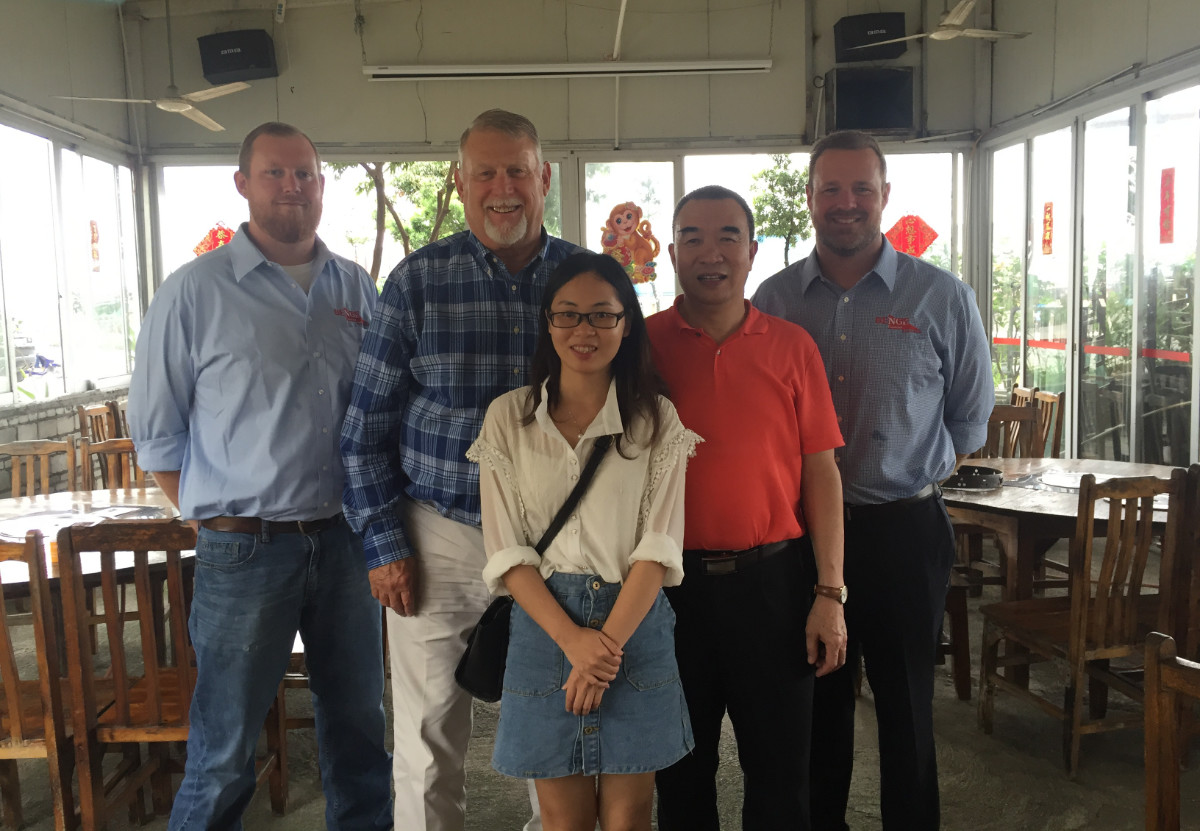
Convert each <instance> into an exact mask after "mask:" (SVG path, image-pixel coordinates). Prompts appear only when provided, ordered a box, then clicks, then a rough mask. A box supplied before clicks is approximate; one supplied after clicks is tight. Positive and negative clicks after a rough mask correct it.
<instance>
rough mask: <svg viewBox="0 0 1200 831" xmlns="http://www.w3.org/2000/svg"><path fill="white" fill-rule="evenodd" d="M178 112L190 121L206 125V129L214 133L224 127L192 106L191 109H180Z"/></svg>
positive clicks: (202, 125)
mask: <svg viewBox="0 0 1200 831" xmlns="http://www.w3.org/2000/svg"><path fill="white" fill-rule="evenodd" d="M179 114H180V115H182V116H183V117H184V118H190V119H191V120H192V121H194V122H196V123H197V124H199V125H200V126H201V127H207V128H208V129H210V130H212V131H213V132H214V133H219V132H221V131H222V130H224V129H225V128H224V127H222V126H221V125H220V124H218V123H217V122H215V121H213V120H212V119H211V118H209V117H208V116H206V115H205V114H204V113H202V112H200V111H199V110H198V109H196V108H195V107H192V108H191V109H188V110H180V112H179Z"/></svg>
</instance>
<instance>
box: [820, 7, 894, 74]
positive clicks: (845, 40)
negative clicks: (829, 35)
mask: <svg viewBox="0 0 1200 831" xmlns="http://www.w3.org/2000/svg"><path fill="white" fill-rule="evenodd" d="M902 37H904V12H873V13H872V14H855V15H851V16H849V17H843V18H842V19H841V20H839V21H838V22H837V23H834V24H833V50H834V54H835V57H836V58H837V62H838V63H851V62H853V61H882V60H887V59H889V58H898V57H900V56H901V55H903V54H904V53H905V52H906V51H908V44H907V43H905V42H900V43H889V44H887V45H885V46H875V47H871V44H872V43H878V42H879V41H881V40H892V39H893V38H902ZM863 46H866V47H870V48H867V49H862V48H859V47H863Z"/></svg>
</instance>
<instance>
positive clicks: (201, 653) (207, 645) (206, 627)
mask: <svg viewBox="0 0 1200 831" xmlns="http://www.w3.org/2000/svg"><path fill="white" fill-rule="evenodd" d="M379 608H380V607H379V604H378V603H377V602H376V601H375V599H374V598H373V597H372V596H371V591H370V586H369V583H368V580H367V569H366V561H365V560H364V558H363V552H362V543H361V542H360V540H359V539H358V537H357V536H355V535H354V533H353V532H352V531H351V530H350V528H349V526H347V525H346V523H345V521H341V522H338V523H336V524H334V525H333V526H332V527H330V528H327V529H325V530H323V531H321V532H319V533H316V534H276V535H273V536H269V537H264V536H260V535H256V534H236V533H231V532H220V531H211V530H209V529H207V528H201V529H200V536H199V539H198V540H197V543H196V585H195V594H194V597H193V601H192V611H191V618H190V620H189V622H188V628H189V630H190V632H191V635H192V645H193V646H194V647H195V650H196V662H197V669H198V675H197V679H196V690H195V693H194V695H193V697H192V707H191V730H190V732H189V735H188V745H187V749H188V754H187V764H186V767H185V770H184V777H183V783H182V784H181V785H180V787H179V793H178V794H177V795H176V797H175V804H174V807H173V809H172V811H171V821H170V824H169V826H168V827H169V828H170V829H171V831H180V830H181V829H200V828H205V829H207V828H232V829H240V828H241V827H242V821H241V816H242V811H243V810H244V809H245V807H246V804H247V803H248V802H249V801H250V797H251V796H252V795H253V793H254V750H255V746H256V744H257V742H258V736H259V733H260V732H261V730H262V726H263V722H264V721H265V719H266V716H267V711H268V710H269V709H270V707H271V702H272V701H273V700H274V698H275V691H276V689H277V688H278V686H279V682H280V680H281V679H282V678H283V673H284V671H285V669H286V668H287V663H288V659H289V657H290V655H291V652H292V644H293V642H294V640H295V636H296V632H297V631H299V632H300V634H301V636H302V637H303V639H304V649H305V662H306V663H307V666H308V671H309V675H310V676H311V687H312V697H313V709H314V711H315V715H316V725H317V747H318V750H319V758H320V767H321V783H322V787H323V789H324V791H325V800H326V805H325V823H326V826H327V827H328V828H329V829H331V831H334V830H336V831H342V829H384V828H391V827H392V801H391V796H390V786H391V767H392V765H391V757H390V755H389V754H388V753H387V751H386V750H385V749H384V744H383V741H384V713H383V657H382V656H383V653H382V641H381V629H380V611H379Z"/></svg>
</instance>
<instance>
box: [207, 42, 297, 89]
mask: <svg viewBox="0 0 1200 831" xmlns="http://www.w3.org/2000/svg"><path fill="white" fill-rule="evenodd" d="M196 40H197V41H198V42H199V44H200V67H201V69H202V70H203V72H204V78H205V80H207V81H208V82H209V83H210V84H231V83H233V82H234V81H253V80H255V79H256V78H274V77H276V76H277V75H278V74H279V70H278V69H277V68H276V66H275V43H274V42H273V41H272V40H271V36H270V35H269V34H267V32H266V30H265V29H239V30H237V31H236V32H218V33H217V34H215V35H203V36H201V37H198V38H196Z"/></svg>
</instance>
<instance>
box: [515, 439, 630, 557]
mask: <svg viewBox="0 0 1200 831" xmlns="http://www.w3.org/2000/svg"><path fill="white" fill-rule="evenodd" d="M612 443H613V437H612V436H601V437H600V438H598V439H596V444H595V446H594V447H593V448H592V455H591V456H589V457H588V460H587V465H585V466H584V468H583V472H582V473H580V474H579V481H578V482H576V483H575V487H574V488H572V489H571V493H570V495H569V496H568V497H567V501H566V502H564V503H563V506H562V507H561V508H559V509H558V513H557V514H555V515H554V519H552V520H550V527H549V528H547V529H546V533H544V534H542V538H541V539H540V540H538V544H537V545H535V546H534V550H535V551H537V553H538V556H539V557H540V556H541V555H542V554H544V553H545V551H546V549H547V548H549V547H550V543H552V542H554V538H555V537H556V536H558V532H559V531H560V530H562V527H563V525H565V524H566V522H567V517H568V516H570V515H571V512H572V511H574V510H575V506H576V505H578V504H579V500H580V499H582V498H583V492H584V491H586V490H587V487H588V485H590V484H591V482H592V477H593V476H595V475H596V468H598V467H600V460H601V459H602V458H603V457H604V454H605V453H607V452H608V448H610V447H612Z"/></svg>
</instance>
